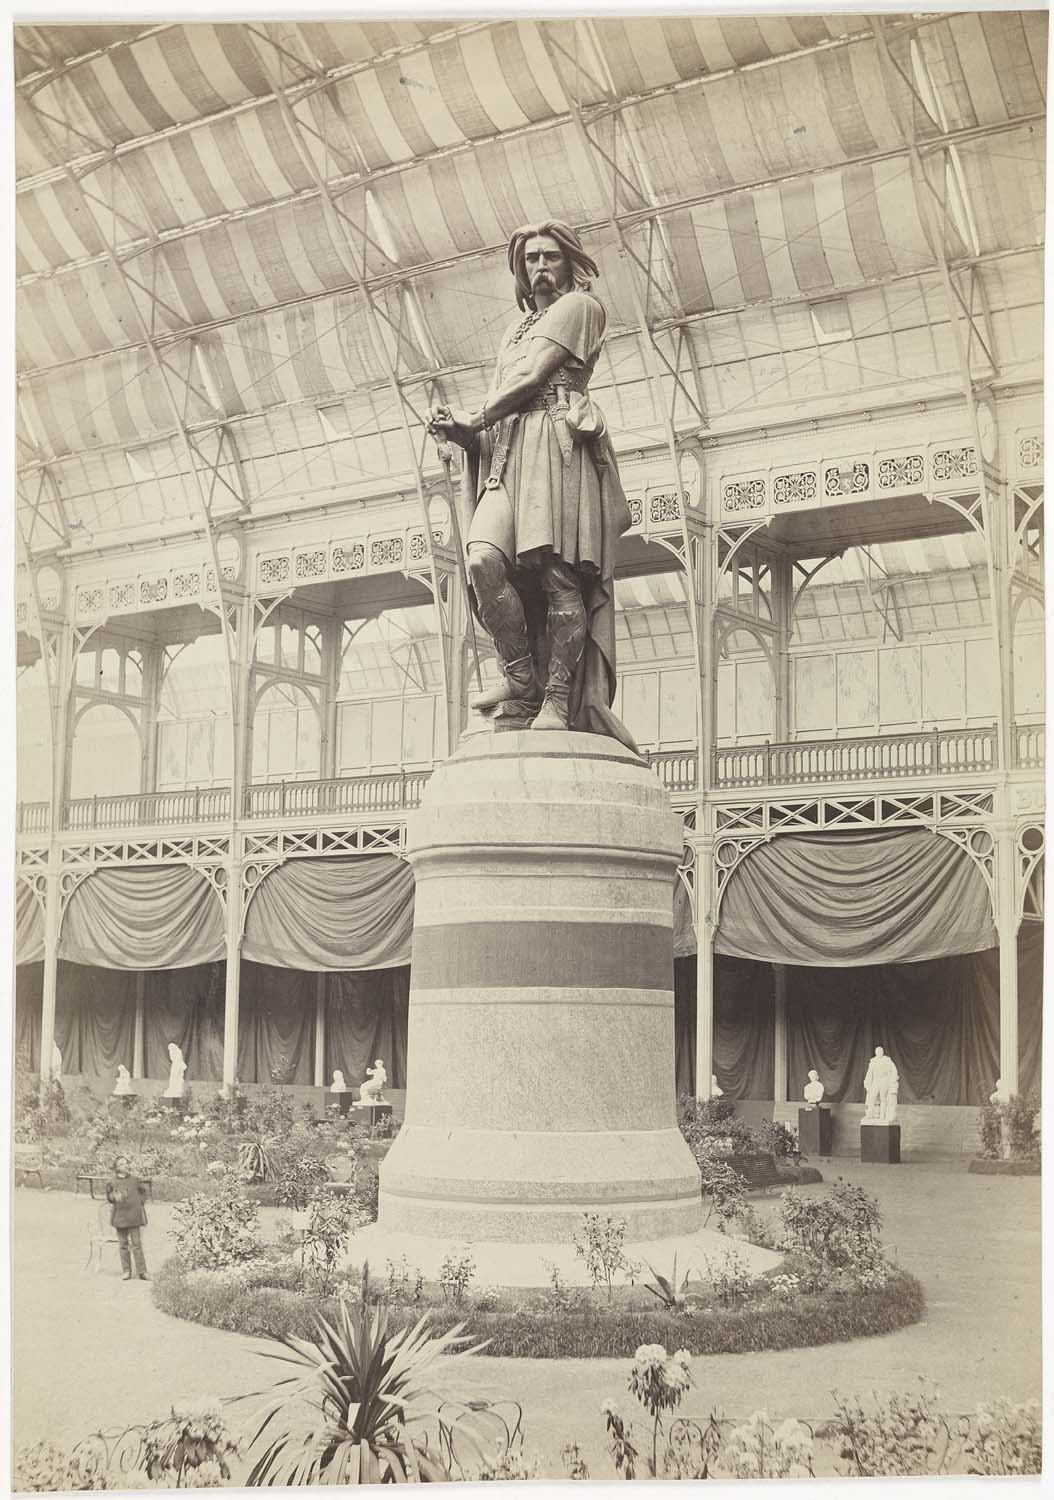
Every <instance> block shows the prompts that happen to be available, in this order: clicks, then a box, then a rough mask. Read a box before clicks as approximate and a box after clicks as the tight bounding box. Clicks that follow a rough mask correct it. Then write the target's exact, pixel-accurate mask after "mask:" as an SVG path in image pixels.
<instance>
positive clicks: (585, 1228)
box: [573, 1213, 640, 1302]
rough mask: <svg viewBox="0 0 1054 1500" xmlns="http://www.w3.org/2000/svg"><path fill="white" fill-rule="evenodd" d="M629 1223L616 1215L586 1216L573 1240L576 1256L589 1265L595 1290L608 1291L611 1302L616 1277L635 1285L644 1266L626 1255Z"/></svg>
mask: <svg viewBox="0 0 1054 1500" xmlns="http://www.w3.org/2000/svg"><path fill="white" fill-rule="evenodd" d="M625 1243H626V1221H625V1219H621V1218H616V1217H615V1215H614V1214H603V1215H601V1214H595V1213H584V1214H583V1215H582V1228H581V1230H580V1231H579V1232H578V1234H576V1235H575V1236H574V1238H573V1244H574V1247H575V1254H576V1255H577V1256H578V1257H579V1259H580V1260H584V1261H585V1263H586V1270H587V1271H588V1272H589V1275H590V1277H591V1278H592V1281H593V1285H594V1286H595V1287H601V1286H604V1287H606V1288H607V1294H608V1301H609V1302H610V1301H611V1289H612V1283H613V1281H614V1278H615V1277H616V1276H617V1275H618V1274H619V1272H622V1274H623V1275H624V1276H625V1277H626V1278H627V1280H629V1281H630V1282H632V1281H633V1280H634V1278H635V1277H636V1276H638V1275H639V1274H640V1267H639V1266H638V1265H637V1263H636V1262H635V1261H631V1260H629V1259H628V1257H627V1256H626V1253H625V1250H624V1249H623V1246H624V1245H625Z"/></svg>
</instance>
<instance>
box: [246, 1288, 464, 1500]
mask: <svg viewBox="0 0 1054 1500" xmlns="http://www.w3.org/2000/svg"><path fill="white" fill-rule="evenodd" d="M316 1319H317V1325H318V1331H317V1334H316V1337H315V1338H314V1339H299V1338H294V1337H291V1336H290V1337H283V1338H281V1339H279V1340H278V1341H277V1342H279V1343H281V1344H283V1345H285V1346H286V1350H288V1352H282V1353H277V1352H276V1353H274V1354H271V1355H269V1357H270V1358H272V1359H280V1360H284V1361H286V1362H288V1363H289V1364H292V1365H296V1366H298V1367H299V1370H300V1373H299V1374H296V1375H290V1376H288V1377H287V1378H286V1379H285V1380H280V1381H279V1382H278V1383H277V1385H276V1386H275V1388H274V1391H273V1392H272V1393H271V1400H270V1403H269V1406H268V1407H267V1409H266V1410H265V1412H264V1415H263V1419H262V1421H261V1423H260V1426H259V1428H258V1429H257V1432H256V1434H255V1436H254V1437H253V1439H252V1444H251V1447H252V1448H256V1446H257V1444H258V1443H259V1442H260V1441H261V1440H262V1439H263V1438H264V1435H265V1434H268V1435H269V1441H268V1443H267V1446H266V1448H265V1449H264V1451H263V1452H262V1453H261V1455H260V1457H259V1459H258V1460H257V1461H256V1463H255V1464H254V1465H253V1468H252V1472H251V1473H250V1475H249V1477H248V1480H247V1481H246V1483H247V1484H249V1485H253V1486H257V1485H274V1484H280V1485H301V1484H404V1483H408V1482H413V1481H420V1480H437V1479H445V1478H448V1477H449V1474H448V1472H447V1466H446V1464H445V1463H444V1462H443V1459H442V1456H441V1445H437V1444H435V1443H433V1442H432V1440H431V1436H430V1434H429V1431H428V1423H429V1421H430V1420H435V1419H436V1417H437V1411H438V1408H439V1405H440V1402H439V1399H438V1397H436V1396H434V1395H433V1393H432V1391H431V1389H430V1386H429V1383H428V1382H429V1379H430V1377H431V1376H432V1374H433V1371H434V1366H435V1363H436V1360H437V1359H439V1358H440V1357H441V1356H443V1355H452V1354H453V1355H463V1354H473V1353H475V1352H476V1351H477V1350H478V1349H480V1348H482V1347H483V1345H482V1344H477V1345H474V1346H473V1347H472V1348H471V1349H470V1348H467V1347H466V1346H467V1345H468V1343H469V1340H468V1339H467V1338H465V1337H463V1336H462V1335H461V1329H462V1328H463V1327H464V1324H462V1323H459V1324H458V1325H457V1326H456V1327H455V1328H452V1329H450V1331H449V1332H448V1333H444V1334H440V1335H437V1336H433V1335H432V1334H430V1333H429V1332H428V1328H427V1324H428V1319H429V1314H428V1313H425V1315H424V1316H423V1317H422V1318H421V1319H419V1321H418V1322H417V1323H415V1324H414V1326H413V1327H412V1328H404V1329H401V1330H400V1331H399V1332H397V1333H393V1334H389V1332H388V1312H387V1309H386V1308H383V1307H369V1306H368V1305H367V1303H366V1301H365V1299H364V1300H363V1301H361V1302H356V1303H348V1302H344V1301H342V1302H341V1305H340V1312H339V1314H338V1316H337V1318H336V1319H335V1320H334V1322H333V1323H330V1322H328V1321H327V1320H326V1319H325V1318H324V1317H322V1316H321V1314H317V1315H316ZM305 1408H307V1410H308V1411H310V1412H313V1413H314V1414H315V1420H314V1421H311V1420H310V1419H307V1420H305V1416H304V1415H303V1413H304V1409H305Z"/></svg>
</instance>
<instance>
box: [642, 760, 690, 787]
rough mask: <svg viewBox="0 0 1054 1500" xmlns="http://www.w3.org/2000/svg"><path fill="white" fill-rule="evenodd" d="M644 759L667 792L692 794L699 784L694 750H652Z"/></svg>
mask: <svg viewBox="0 0 1054 1500" xmlns="http://www.w3.org/2000/svg"><path fill="white" fill-rule="evenodd" d="M646 759H647V761H648V764H649V765H650V766H651V768H652V770H653V771H654V772H655V774H656V776H658V778H659V780H660V781H661V782H662V784H663V786H664V787H665V788H666V790H667V791H668V792H694V791H695V789H696V787H697V786H698V784H699V757H698V755H696V753H695V751H694V750H652V751H649V753H648V755H647V757H646Z"/></svg>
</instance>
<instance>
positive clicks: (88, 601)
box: [77, 586, 104, 615]
mask: <svg viewBox="0 0 1054 1500" xmlns="http://www.w3.org/2000/svg"><path fill="white" fill-rule="evenodd" d="M103 600H104V594H103V590H102V588H101V586H100V587H96V588H81V589H78V590H77V613H78V614H79V615H99V614H102V609H103Z"/></svg>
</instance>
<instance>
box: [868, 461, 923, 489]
mask: <svg viewBox="0 0 1054 1500" xmlns="http://www.w3.org/2000/svg"><path fill="white" fill-rule="evenodd" d="M925 477H926V461H925V459H924V458H923V456H922V454H921V453H895V454H892V455H891V456H890V457H889V458H882V459H879V461H878V488H879V489H880V490H911V489H919V488H921V486H922V484H923V482H924V480H925Z"/></svg>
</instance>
